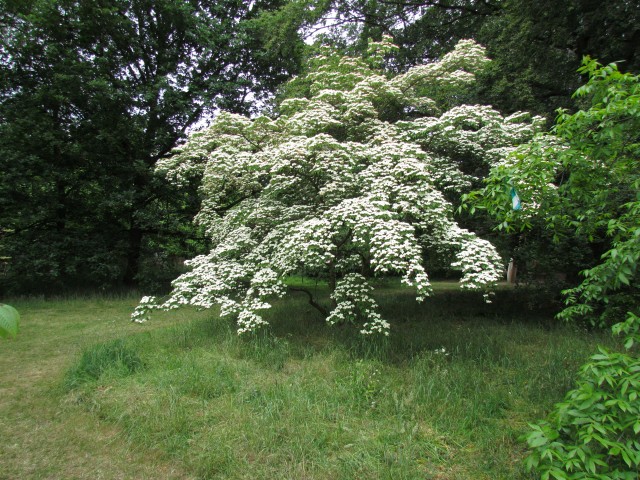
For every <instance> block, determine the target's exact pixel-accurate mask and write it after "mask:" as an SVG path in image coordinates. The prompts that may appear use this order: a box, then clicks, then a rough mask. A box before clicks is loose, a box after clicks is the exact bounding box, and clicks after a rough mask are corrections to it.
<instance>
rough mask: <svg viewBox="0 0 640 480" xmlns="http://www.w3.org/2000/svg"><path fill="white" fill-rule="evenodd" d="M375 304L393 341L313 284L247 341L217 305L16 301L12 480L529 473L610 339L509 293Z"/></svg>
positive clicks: (6, 444)
mask: <svg viewBox="0 0 640 480" xmlns="http://www.w3.org/2000/svg"><path fill="white" fill-rule="evenodd" d="M307 286H310V287H312V288H317V289H318V290H319V291H320V292H321V293H322V289H323V287H322V286H316V285H314V284H308V285H307ZM378 300H379V302H380V304H381V306H382V309H383V313H384V317H385V318H387V319H388V320H390V321H391V323H392V335H391V337H390V338H389V339H388V340H385V341H374V342H371V341H365V340H363V339H362V338H361V337H360V336H359V335H358V334H356V333H354V330H353V329H350V328H328V327H327V326H325V325H324V324H323V322H322V319H321V318H320V317H319V314H318V313H317V312H316V311H315V310H314V309H312V308H311V307H309V306H308V304H307V303H306V297H305V296H304V295H303V294H294V295H292V296H289V297H287V298H286V299H284V300H281V301H278V302H276V304H275V306H274V308H273V309H271V310H270V311H269V314H268V316H267V317H268V319H269V320H270V321H271V322H272V325H273V328H272V331H271V332H270V333H268V334H260V335H257V336H254V337H249V338H239V337H238V336H237V335H236V334H235V330H234V328H233V325H230V324H229V323H228V322H225V321H222V320H220V319H218V318H217V317H216V315H215V312H195V311H193V310H189V309H184V310H179V311H174V312H171V313H159V314H156V315H155V317H154V319H153V320H152V321H151V322H150V323H148V324H146V325H135V324H131V323H130V322H129V320H128V318H129V314H130V313H131V311H132V310H133V308H134V307H135V304H136V302H137V298H133V297H131V298H113V299H96V298H88V299H82V298H78V299H67V300H51V301H44V300H14V301H9V300H7V301H6V303H11V304H13V305H14V306H15V307H16V308H18V310H19V311H20V312H21V315H22V328H21V331H20V334H19V335H18V337H17V338H16V339H14V340H3V341H0V438H1V439H2V455H1V466H0V479H3V480H4V479H25V478H52V479H58V478H65V479H67V478H92V479H93V478H105V479H111V478H154V479H156V478H219V479H241V478H242V479H276V478H277V479H332V480H335V479H394V480H396V479H428V478H432V479H508V480H517V479H526V478H533V477H530V476H529V475H527V474H526V473H525V472H524V471H523V467H522V459H523V457H524V455H525V450H524V446H523V444H522V443H521V442H520V441H519V440H518V437H519V436H520V435H521V434H522V433H524V432H525V431H526V430H527V422H530V421H533V420H535V419H537V418H540V417H542V416H544V415H545V414H546V412H547V411H548V410H549V409H550V407H551V406H552V405H553V403H555V402H557V401H559V400H561V399H562V397H563V396H564V393H565V392H566V391H567V390H568V389H569V388H571V386H572V384H573V376H574V373H575V371H576V370H577V368H578V366H579V365H580V364H582V363H583V362H584V361H585V360H586V359H587V357H588V356H589V355H590V354H591V353H593V352H594V351H595V349H596V344H604V345H608V346H610V347H611V346H613V345H614V343H613V340H612V339H611V338H609V335H608V334H607V333H602V334H600V333H587V332H584V331H582V330H580V329H578V328H576V327H572V326H566V325H561V324H559V323H557V322H556V321H554V320H553V319H552V317H551V315H550V314H549V313H544V312H540V311H535V310H530V309H529V308H528V306H532V305H534V304H535V300H534V299H532V298H530V297H528V296H527V295H525V294H523V293H521V292H518V291H515V290H510V289H506V288H505V289H504V290H503V291H500V292H498V295H497V297H496V299H495V300H494V303H492V304H491V305H485V304H483V303H482V301H481V296H480V295H479V294H472V293H468V292H459V291H457V290H455V289H454V288H453V287H452V285H451V284H448V283H441V284H437V285H436V294H435V296H434V297H433V298H431V299H430V300H428V301H427V302H426V303H425V304H423V305H418V304H416V303H415V301H414V300H413V297H412V293H411V291H409V290H406V289H401V288H398V287H397V286H395V285H394V284H389V285H387V286H386V287H383V288H382V289H381V291H380V294H379V295H378Z"/></svg>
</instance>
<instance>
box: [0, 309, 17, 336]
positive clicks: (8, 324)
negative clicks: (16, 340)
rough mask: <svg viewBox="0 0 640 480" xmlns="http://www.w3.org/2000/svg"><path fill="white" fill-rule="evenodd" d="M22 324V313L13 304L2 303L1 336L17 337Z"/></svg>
mask: <svg viewBox="0 0 640 480" xmlns="http://www.w3.org/2000/svg"><path fill="white" fill-rule="evenodd" d="M19 325H20V314H19V313H18V311H17V310H16V309H15V308H13V307H12V306H11V305H5V304H3V303H0V337H12V338H13V337H15V336H16V335H17V334H18V326H19Z"/></svg>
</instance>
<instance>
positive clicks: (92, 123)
mask: <svg viewBox="0 0 640 480" xmlns="http://www.w3.org/2000/svg"><path fill="white" fill-rule="evenodd" d="M281 4H282V3H281V2H277V1H274V2H269V1H259V2H251V3H249V2H244V1H239V0H225V1H208V0H191V1H176V0H162V1H150V0H118V1H115V2H114V1H108V2H107V1H97V2H82V1H76V0H32V1H27V2H23V1H12V0H5V1H2V2H0V28H1V30H2V41H1V43H0V60H1V61H0V71H1V73H0V168H1V169H2V172H3V175H2V180H1V181H0V191H1V193H2V194H1V195H0V202H1V208H0V211H1V213H0V225H1V226H2V233H1V235H2V237H0V243H1V247H2V250H3V251H2V253H0V255H2V256H3V258H5V259H7V261H6V265H7V268H8V273H7V275H8V277H7V278H8V286H15V285H17V284H19V283H21V282H30V284H29V285H28V286H27V288H29V289H31V290H34V289H41V288H47V287H49V288H51V287H53V286H55V285H57V284H59V285H65V284H69V282H72V281H75V282H76V283H79V284H84V285H86V284H93V285H101V284H104V283H107V284H109V283H114V282H118V281H124V282H125V283H127V284H132V283H135V281H136V280H137V278H138V276H139V273H140V263H141V259H142V257H143V256H144V250H145V246H147V250H148V249H149V248H148V247H149V246H150V245H151V243H150V242H153V244H154V246H155V248H156V250H158V249H161V247H163V246H165V247H166V246H167V245H169V244H174V245H176V246H178V251H180V252H181V253H182V254H183V255H184V254H186V252H189V251H190V252H191V254H193V252H194V249H193V248H190V247H189V246H188V244H189V242H192V244H193V242H194V241H195V240H197V238H198V237H199V235H198V234H197V233H196V232H193V231H192V229H190V228H189V227H188V218H190V217H191V216H192V214H193V212H194V211H195V209H196V208H197V205H198V198H197V195H195V194H193V195H189V196H186V195H181V194H180V193H179V192H177V191H176V190H174V189H171V187H170V185H168V184H167V183H166V182H165V181H164V180H162V179H161V178H159V177H157V176H155V175H154V174H153V168H154V166H155V164H156V162H157V161H158V160H159V159H161V158H163V157H164V156H165V155H166V154H168V153H169V152H170V151H171V149H172V148H174V147H175V146H176V145H177V143H178V142H179V141H181V140H182V139H183V138H184V137H185V136H186V132H187V130H188V128H189V127H191V126H192V125H193V124H194V123H195V122H197V121H198V120H200V119H201V118H202V116H203V115H205V114H207V113H211V112H213V111H214V110H215V109H216V108H219V107H220V106H224V108H226V109H228V110H232V111H238V112H248V111H249V110H250V109H251V108H252V105H253V104H254V102H255V100H256V98H258V99H259V98H260V97H261V96H263V94H265V93H266V92H268V91H270V90H272V89H273V88H274V87H275V85H276V84H278V83H280V82H281V81H283V80H284V79H285V78H287V77H288V74H289V71H288V70H287V68H288V67H287V65H285V63H284V62H280V63H279V62H278V61H277V60H276V59H275V57H273V55H267V54H265V53H264V49H263V48H262V47H263V45H262V43H261V39H260V29H259V25H257V24H256V23H255V22H253V23H252V22H251V21H252V20H255V19H256V18H258V16H259V13H260V12H261V11H263V10H264V9H268V8H273V7H277V6H280V5H281ZM288 61H289V62H291V61H293V58H292V57H291V56H290V58H289V60H288ZM288 65H289V66H290V65H291V63H289V64H288ZM193 193H195V192H193ZM185 225H187V226H186V227H185ZM196 243H197V242H196ZM195 251H197V250H195Z"/></svg>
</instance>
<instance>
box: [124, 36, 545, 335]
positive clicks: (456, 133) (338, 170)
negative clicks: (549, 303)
mask: <svg viewBox="0 0 640 480" xmlns="http://www.w3.org/2000/svg"><path fill="white" fill-rule="evenodd" d="M390 48H392V46H391V45H390V44H389V42H388V39H385V40H383V42H381V43H380V44H374V45H372V49H373V50H372V52H373V53H372V57H371V58H370V59H369V63H367V62H366V61H365V60H361V59H356V58H348V57H340V56H338V55H337V54H335V53H333V52H331V51H329V50H325V51H324V52H323V53H322V55H320V56H318V57H317V58H315V59H314V60H313V61H312V64H311V67H312V68H311V72H310V73H309V74H308V76H307V80H308V81H309V82H310V85H311V87H310V91H311V97H310V98H294V99H288V100H285V101H284V102H283V103H282V104H281V106H280V110H279V111H280V115H279V116H278V117H277V118H275V119H270V118H267V117H259V118H255V119H249V118H247V117H243V116H240V115H233V114H228V113H221V114H220V115H218V117H217V118H216V120H215V121H214V122H213V123H212V125H211V126H210V127H209V128H208V129H206V130H204V131H203V132H199V133H197V134H194V135H192V136H191V138H190V140H189V142H188V143H187V144H185V145H184V146H182V147H181V148H180V149H179V150H177V151H176V153H175V155H174V156H173V157H171V158H170V159H167V160H163V161H162V162H160V164H159V165H158V169H159V170H160V171H162V172H163V173H164V174H165V175H166V176H167V177H168V178H169V179H171V180H172V181H174V182H175V183H177V184H180V183H184V182H186V181H192V180H193V179H200V190H201V195H202V197H203V199H204V200H203V203H202V209H201V211H200V213H199V214H198V216H197V218H196V221H197V222H198V223H199V224H201V225H203V226H204V227H205V229H206V232H207V235H208V236H209V237H210V239H211V242H212V245H213V246H212V249H211V251H210V252H209V254H207V255H201V256H199V257H196V258H194V259H193V260H191V261H190V262H188V266H189V267H190V268H191V270H190V271H189V272H187V273H185V274H184V275H182V276H180V277H179V278H177V279H176V280H175V281H174V282H173V292H172V294H171V296H170V298H169V299H168V300H167V301H165V302H163V303H162V304H156V303H155V301H154V300H153V299H151V300H149V299H148V298H147V297H145V299H143V301H141V303H140V306H139V307H138V308H137V309H136V311H135V312H134V315H133V319H134V320H135V321H142V320H143V319H144V318H146V315H147V313H148V311H149V310H150V309H151V308H164V309H169V308H177V307H178V306H180V305H186V304H189V305H194V306H197V307H202V308H209V307H211V306H213V305H220V308H221V314H222V315H230V316H233V317H235V318H236V319H237V324H238V332H239V333H245V332H250V331H253V330H255V329H257V328H260V327H261V326H263V325H265V324H266V321H265V320H264V319H263V318H262V317H261V316H260V315H259V314H258V312H260V311H261V310H264V309H267V308H269V303H268V301H269V299H270V298H273V297H278V296H282V295H284V293H285V285H284V284H283V282H282V279H283V278H284V277H285V276H286V275H289V274H292V273H294V272H296V271H299V270H300V269H305V270H306V271H315V272H317V273H318V274H326V275H328V276H329V277H332V278H337V283H336V288H335V291H334V292H333V293H332V298H333V300H334V301H335V303H336V306H335V308H334V309H333V311H332V312H331V313H330V315H329V317H328V318H327V321H328V322H329V323H330V324H334V323H339V322H352V323H357V324H358V325H360V331H361V332H362V333H363V334H367V335H370V334H382V335H388V333H389V328H390V326H389V323H388V322H386V321H385V320H383V319H382V318H381V317H380V314H379V313H378V311H377V309H378V307H377V305H376V302H375V301H374V300H373V297H372V287H371V286H370V284H369V283H368V282H367V279H366V277H365V275H371V274H373V275H378V276H384V275H390V274H391V275H400V276H401V278H402V281H403V282H404V283H405V284H407V285H410V286H413V287H414V288H415V289H416V296H417V299H418V300H422V299H424V298H425V297H426V296H428V295H429V293H430V288H431V287H430V284H429V278H428V275H427V272H426V271H425V268H424V255H425V249H426V248H427V247H433V246H438V247H439V248H440V251H443V252H451V255H452V256H453V258H454V259H455V261H453V263H452V266H453V267H454V268H459V269H461V270H462V272H463V277H462V281H461V283H462V286H463V287H465V288H474V289H485V288H488V287H491V285H493V284H494V283H495V282H496V281H497V280H498V279H499V278H500V277H501V275H502V268H503V266H502V265H501V260H500V258H499V256H498V254H497V253H496V251H495V249H494V248H493V247H492V246H491V244H489V243H488V242H487V241H485V240H482V239H480V238H478V237H476V236H475V235H474V234H473V233H471V232H469V231H467V230H464V229H461V228H460V227H458V225H457V224H456V223H455V221H454V220H453V208H452V205H451V204H450V202H449V201H448V200H447V198H446V196H445V194H444V192H448V193H449V192H459V191H461V190H463V189H465V188H468V187H469V186H470V185H471V184H472V183H473V182H474V181H475V180H476V179H477V176H476V175H475V172H476V170H477V169H478V165H480V166H487V168H488V165H490V164H491V163H492V162H495V161H497V159H498V157H499V156H500V155H501V154H503V153H504V152H505V151H507V150H509V149H512V148H513V147H514V146H515V145H516V144H517V143H518V142H520V141H524V140H526V139H527V138H528V136H530V135H532V134H533V132H534V131H535V130H536V128H537V123H536V122H537V120H536V119H534V120H533V121H532V120H531V119H530V118H529V117H527V116H526V115H519V116H512V117H508V118H503V117H502V116H501V115H500V114H499V113H498V112H496V111H494V110H492V109H491V108H489V107H482V106H461V107H456V108H453V109H451V110H449V111H447V112H444V113H443V114H438V103H437V101H436V100H434V99H433V98H430V97H429V95H428V94H427V92H436V93H437V90H438V89H439V88H443V89H449V90H447V91H450V89H451V88H458V87H459V86H461V85H463V84H465V85H466V84H468V83H469V82H471V81H472V80H473V78H474V75H475V74H476V73H477V72H478V71H479V70H481V69H482V68H483V67H484V66H485V65H486V63H487V59H486V58H485V56H484V50H483V49H482V47H480V46H479V45H477V44H476V43H475V42H473V41H470V40H467V41H462V42H460V43H459V44H458V46H457V47H456V49H455V50H454V51H453V52H451V53H450V54H448V55H446V56H445V57H444V58H443V59H442V60H441V61H440V62H434V63H431V64H429V65H424V66H419V67H414V68H412V69H411V70H409V71H408V72H407V73H406V74H403V75H399V76H396V77H395V78H393V79H388V78H387V77H386V76H385V75H383V74H381V72H379V71H375V70H373V69H372V68H371V65H373V66H374V67H376V66H378V67H379V66H380V65H382V64H383V58H384V52H385V51H389V49H390ZM388 108H394V109H398V108H399V109H401V110H402V109H405V111H412V112H414V114H413V116H415V112H416V111H417V112H423V115H429V116H423V117H422V118H416V119H415V120H413V121H403V122H395V123H394V122H390V121H388V120H386V118H387V117H385V113H384V112H385V111H387V110H388ZM476 163H477V164H478V165H476ZM463 172H464V173H463Z"/></svg>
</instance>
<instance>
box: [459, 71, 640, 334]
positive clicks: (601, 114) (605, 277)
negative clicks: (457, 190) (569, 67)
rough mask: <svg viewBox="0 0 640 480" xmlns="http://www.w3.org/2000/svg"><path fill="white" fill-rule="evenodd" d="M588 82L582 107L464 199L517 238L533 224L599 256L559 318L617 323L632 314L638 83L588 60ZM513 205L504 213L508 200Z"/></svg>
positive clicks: (637, 234) (639, 202) (639, 150)
mask: <svg viewBox="0 0 640 480" xmlns="http://www.w3.org/2000/svg"><path fill="white" fill-rule="evenodd" d="M582 71H583V72H584V73H588V74H589V76H590V81H589V82H588V83H587V84H586V85H585V86H584V87H581V88H580V89H579V90H578V91H577V92H576V95H577V96H579V97H584V98H585V99H587V100H589V101H590V102H591V107H590V108H589V109H587V110H581V111H579V112H577V113H575V114H569V113H566V112H564V113H562V114H561V115H560V116H559V117H558V123H557V125H556V127H555V128H554V130H553V132H552V133H550V134H542V135H539V136H537V137H536V138H535V139H534V140H533V141H532V142H530V143H529V144H526V145H523V146H521V147H520V148H519V149H518V150H517V151H516V152H515V153H514V154H513V155H511V156H509V157H508V158H506V159H505V160H504V161H503V162H501V163H500V164H499V165H496V166H495V167H494V168H493V170H492V171H491V174H490V175H489V177H488V179H487V180H486V187H485V188H484V189H483V190H482V191H480V192H475V193H474V194H472V195H471V196H470V197H471V198H472V199H475V200H476V201H478V202H479V206H481V207H482V208H486V209H487V210H488V211H489V212H490V213H491V214H492V215H493V216H495V217H497V218H499V219H500V221H501V223H500V225H499V228H503V229H506V230H511V231H513V230H515V231H526V230H528V229H530V228H531V227H532V225H535V224H539V223H542V224H543V225H544V226H545V228H547V229H548V230H549V231H551V232H552V233H553V235H554V236H555V237H556V239H558V240H560V239H562V238H564V237H569V236H574V237H575V236H577V237H583V238H585V239H586V240H588V241H589V242H591V243H592V244H594V245H596V247H597V248H599V249H601V250H602V258H601V263H600V264H599V265H597V266H595V267H593V268H591V269H588V270H586V271H584V272H583V274H584V281H583V282H582V284H581V285H580V286H579V287H577V288H574V289H571V290H568V291H567V292H566V294H567V297H566V298H567V303H568V308H567V309H566V310H565V311H564V312H563V314H562V316H563V317H564V318H577V317H579V316H582V317H584V316H588V317H590V318H591V319H592V321H593V322H594V323H598V324H605V323H608V322H609V318H612V319H613V320H614V321H615V322H617V321H618V320H617V319H619V318H620V317H621V316H623V315H624V314H625V312H626V311H627V310H628V309H629V308H632V307H634V306H635V305H637V301H638V287H637V281H636V274H637V268H636V265H637V261H638V257H639V256H640V248H639V246H640V243H639V239H640V229H639V228H638V225H640V198H639V197H638V192H639V191H640V173H639V172H640V169H639V168H638V167H639V164H638V161H639V160H638V159H639V158H640V77H638V76H635V75H632V74H628V73H627V74H623V73H621V72H619V71H618V69H617V67H616V65H614V64H612V65H608V66H600V65H598V64H597V63H596V62H595V61H593V60H587V61H586V63H585V65H584V67H583V68H582ZM512 188H514V189H515V190H516V191H517V192H518V195H519V197H520V199H521V201H522V209H521V210H513V209H512V208H511V201H510V198H509V192H510V191H511V189H512Z"/></svg>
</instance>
